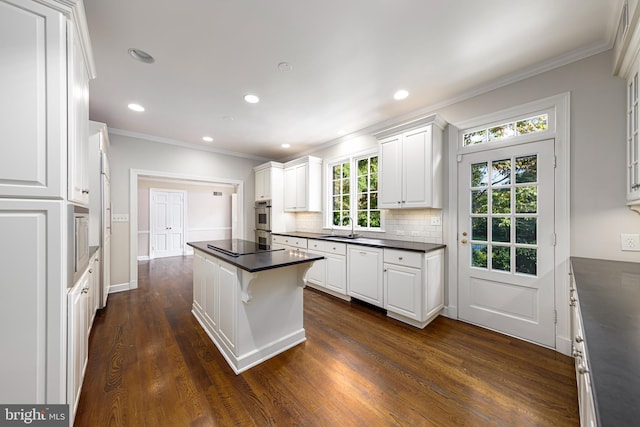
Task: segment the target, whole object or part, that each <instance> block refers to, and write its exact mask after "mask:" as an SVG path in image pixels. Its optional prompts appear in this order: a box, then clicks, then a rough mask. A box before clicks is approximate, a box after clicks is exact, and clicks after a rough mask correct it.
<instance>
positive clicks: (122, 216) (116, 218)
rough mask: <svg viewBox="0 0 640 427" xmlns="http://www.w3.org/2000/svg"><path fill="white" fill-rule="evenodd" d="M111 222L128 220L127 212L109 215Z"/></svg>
mask: <svg viewBox="0 0 640 427" xmlns="http://www.w3.org/2000/svg"><path fill="white" fill-rule="evenodd" d="M111 221H113V222H129V214H116V213H114V214H113V215H112V216H111Z"/></svg>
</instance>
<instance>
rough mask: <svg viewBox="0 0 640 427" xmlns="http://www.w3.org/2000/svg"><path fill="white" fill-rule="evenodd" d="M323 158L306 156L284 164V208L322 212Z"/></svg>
mask: <svg viewBox="0 0 640 427" xmlns="http://www.w3.org/2000/svg"><path fill="white" fill-rule="evenodd" d="M321 179H322V159H320V158H318V157H312V156H306V157H301V158H299V159H296V160H292V161H290V162H287V163H285V164H284V210H285V211H286V212H320V210H321V209H322V197H321V193H320V192H321V189H322V182H321Z"/></svg>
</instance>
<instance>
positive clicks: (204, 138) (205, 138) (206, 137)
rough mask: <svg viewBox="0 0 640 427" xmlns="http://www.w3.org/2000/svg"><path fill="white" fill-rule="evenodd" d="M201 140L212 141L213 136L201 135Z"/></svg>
mask: <svg viewBox="0 0 640 427" xmlns="http://www.w3.org/2000/svg"><path fill="white" fill-rule="evenodd" d="M202 140H203V141H204V142H213V138H211V137H210V136H203V137H202Z"/></svg>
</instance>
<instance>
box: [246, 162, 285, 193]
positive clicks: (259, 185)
mask: <svg viewBox="0 0 640 427" xmlns="http://www.w3.org/2000/svg"><path fill="white" fill-rule="evenodd" d="M283 168H284V166H283V164H282V163H277V162H267V163H264V164H262V165H259V166H256V167H255V168H253V171H254V174H255V200H256V202H259V201H262V200H272V199H273V198H274V197H276V198H277V197H278V196H281V195H282V174H283Z"/></svg>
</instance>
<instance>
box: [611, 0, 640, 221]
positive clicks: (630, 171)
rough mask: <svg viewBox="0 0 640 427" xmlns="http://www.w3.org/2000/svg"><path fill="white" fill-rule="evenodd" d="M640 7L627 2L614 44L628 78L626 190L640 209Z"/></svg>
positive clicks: (620, 69) (620, 71) (620, 68)
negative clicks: (639, 87) (639, 115)
mask: <svg viewBox="0 0 640 427" xmlns="http://www.w3.org/2000/svg"><path fill="white" fill-rule="evenodd" d="M639 18H640V7H638V2H637V1H635V0H634V1H628V2H627V1H625V2H624V5H623V8H622V10H621V12H620V20H619V24H618V32H617V35H616V41H615V45H614V70H615V73H616V74H617V75H619V76H621V77H623V78H625V79H626V81H627V105H626V115H627V117H626V122H627V131H626V146H627V160H626V164H625V169H626V171H627V179H626V184H625V187H626V188H625V191H626V194H627V204H628V205H629V207H630V208H631V209H633V210H636V211H638V212H640V140H639V138H638V119H639V117H638V72H639V71H640V55H639V52H640V28H638V22H639Z"/></svg>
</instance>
